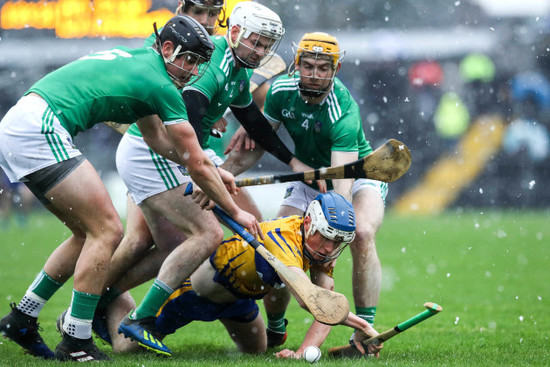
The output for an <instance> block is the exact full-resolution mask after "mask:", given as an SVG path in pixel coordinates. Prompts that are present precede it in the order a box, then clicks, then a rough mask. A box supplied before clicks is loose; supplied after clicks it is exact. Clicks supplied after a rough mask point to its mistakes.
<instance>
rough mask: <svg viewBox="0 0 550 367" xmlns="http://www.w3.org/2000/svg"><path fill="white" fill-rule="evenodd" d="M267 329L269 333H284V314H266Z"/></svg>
mask: <svg viewBox="0 0 550 367" xmlns="http://www.w3.org/2000/svg"><path fill="white" fill-rule="evenodd" d="M267 328H268V329H269V330H271V331H276V332H279V333H284V332H285V331H286V325H285V313H284V312H281V313H267Z"/></svg>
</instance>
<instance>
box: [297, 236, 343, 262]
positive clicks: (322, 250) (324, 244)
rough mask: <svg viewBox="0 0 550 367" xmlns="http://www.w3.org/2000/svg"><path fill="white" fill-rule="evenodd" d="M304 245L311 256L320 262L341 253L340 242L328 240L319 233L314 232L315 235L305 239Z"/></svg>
mask: <svg viewBox="0 0 550 367" xmlns="http://www.w3.org/2000/svg"><path fill="white" fill-rule="evenodd" d="M305 245H306V246H307V247H308V251H309V253H310V254H311V256H313V258H314V259H315V260H317V261H320V262H324V261H326V260H327V259H330V258H333V257H335V256H337V255H338V254H339V252H340V251H341V242H336V241H334V240H330V239H328V238H326V237H325V236H323V235H322V234H321V233H320V232H319V231H315V233H313V234H312V235H310V236H309V237H308V238H306V241H305Z"/></svg>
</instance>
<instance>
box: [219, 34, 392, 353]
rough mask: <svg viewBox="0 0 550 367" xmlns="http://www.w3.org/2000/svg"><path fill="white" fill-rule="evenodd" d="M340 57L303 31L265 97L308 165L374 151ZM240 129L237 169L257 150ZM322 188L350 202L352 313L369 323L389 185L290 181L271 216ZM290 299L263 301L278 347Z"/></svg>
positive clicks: (327, 41) (299, 207) (295, 211)
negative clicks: (342, 75) (353, 223)
mask: <svg viewBox="0 0 550 367" xmlns="http://www.w3.org/2000/svg"><path fill="white" fill-rule="evenodd" d="M343 56H344V51H342V50H341V49H340V46H339V44H338V40H337V39H336V37H334V36H331V35H329V34H326V33H322V32H313V33H306V34H305V35H304V36H303V37H302V39H301V40H300V42H299V43H298V44H297V45H295V57H294V66H292V65H291V67H290V68H289V75H283V76H280V77H278V78H277V79H276V80H275V81H274V82H273V84H272V86H271V89H270V91H269V92H268V94H267V96H266V102H265V110H264V113H265V115H266V117H267V118H268V120H269V121H270V122H271V123H272V124H273V125H274V128H275V129H278V128H279V127H280V126H284V127H285V128H286V130H287V131H288V133H289V135H290V137H291V138H292V140H293V141H294V144H295V152H294V154H295V155H296V157H297V158H298V159H300V160H301V161H302V162H304V163H305V164H308V165H310V166H312V167H314V168H322V167H329V166H338V165H343V164H346V163H349V162H352V161H355V160H357V159H359V158H363V157H365V156H366V155H367V154H369V153H371V152H372V148H371V146H370V144H369V142H368V141H367V140H366V137H365V133H364V131H363V127H362V123H361V115H360V111H359V106H358V105H357V103H356V102H355V101H354V99H353V97H352V95H351V93H350V92H349V91H348V89H347V88H346V87H345V86H344V84H343V83H342V82H341V81H340V80H339V79H338V78H337V77H336V74H337V73H338V71H339V70H340V67H341V65H342V64H341V61H342V58H343ZM240 130H241V131H240V132H237V133H236V134H235V135H234V136H233V138H232V141H231V142H230V144H229V146H228V150H230V149H231V148H232V147H233V146H236V147H237V148H240V151H241V152H246V154H243V157H242V160H241V164H243V166H244V167H243V168H242V169H245V170H246V169H247V167H250V166H251V165H252V164H253V163H254V160H253V159H254V155H256V156H257V157H259V156H260V155H261V150H259V149H255V150H254V152H252V153H250V151H249V150H250V148H253V147H254V146H253V145H251V142H250V141H249V140H246V137H245V135H244V134H243V132H242V129H240ZM242 146H244V148H245V149H242ZM236 154H239V152H235V153H232V154H231V156H230V158H229V159H236V158H235V155H236ZM247 160H252V161H247ZM327 189H328V190H331V189H334V191H335V192H337V193H339V194H340V195H342V196H344V197H345V198H346V199H348V200H349V201H351V202H352V203H353V207H354V208H355V213H356V214H357V231H356V232H357V235H356V237H355V239H354V241H353V243H351V244H350V249H351V252H352V255H353V256H352V259H353V272H352V274H353V275H352V283H353V297H354V301H355V310H356V313H357V315H359V316H360V317H361V318H363V319H365V320H367V321H368V322H369V323H371V325H372V324H373V323H374V316H375V312H376V305H377V304H378V298H379V293H380V283H381V266H380V260H379V259H378V255H377V252H376V245H375V236H376V232H377V231H378V228H379V227H380V225H381V224H382V220H383V218H384V200H385V197H386V194H387V190H388V184H387V183H385V182H381V181H375V180H370V179H357V180H353V179H348V180H334V181H332V182H330V181H327V182H326V183H323V185H321V186H319V185H317V184H313V185H308V184H306V183H303V182H292V183H290V184H289V185H288V186H287V190H286V194H285V197H284V199H283V202H282V204H281V207H280V209H279V212H278V214H277V215H278V216H286V215H301V214H303V213H304V212H305V210H306V208H307V205H308V203H309V202H310V201H311V200H312V199H313V198H314V197H315V196H316V195H317V194H318V193H319V192H324V191H325V190H327ZM289 299H290V295H289V294H288V292H287V291H286V290H285V289H281V290H278V289H274V290H273V291H272V292H271V294H270V295H269V296H268V297H266V298H265V299H264V305H265V307H266V313H267V316H268V338H269V345H270V346H277V345H281V344H283V343H284V341H285V339H286V335H287V333H286V322H285V319H284V313H285V310H286V305H287V304H288V301H289Z"/></svg>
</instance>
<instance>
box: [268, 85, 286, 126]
mask: <svg viewBox="0 0 550 367" xmlns="http://www.w3.org/2000/svg"><path fill="white" fill-rule="evenodd" d="M272 89H273V84H271V87H270V88H269V91H268V92H267V95H266V96H265V103H264V115H265V116H266V117H267V119H268V120H269V121H272V122H277V123H281V122H282V121H283V118H282V116H281V114H280V111H281V109H280V108H277V107H276V100H277V97H276V96H275V95H274V94H273V93H272Z"/></svg>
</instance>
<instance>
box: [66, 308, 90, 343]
mask: <svg viewBox="0 0 550 367" xmlns="http://www.w3.org/2000/svg"><path fill="white" fill-rule="evenodd" d="M63 331H64V332H65V333H67V334H68V335H70V336H72V337H73V338H77V339H90V338H91V337H92V320H82V319H77V318H76V317H72V316H71V309H70V308H69V310H68V311H67V314H66V315H65V321H64V322H63Z"/></svg>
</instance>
